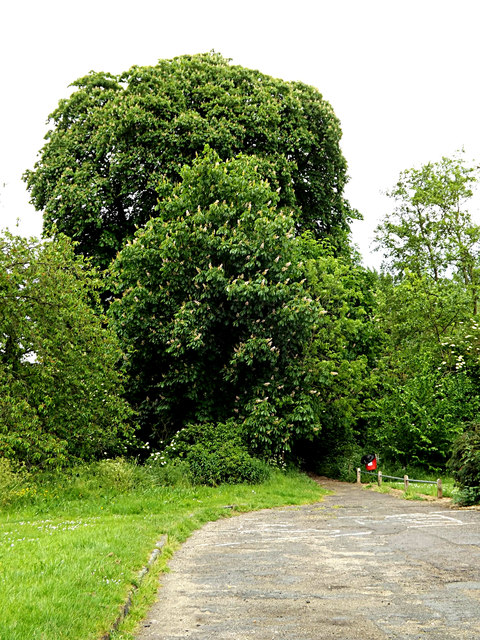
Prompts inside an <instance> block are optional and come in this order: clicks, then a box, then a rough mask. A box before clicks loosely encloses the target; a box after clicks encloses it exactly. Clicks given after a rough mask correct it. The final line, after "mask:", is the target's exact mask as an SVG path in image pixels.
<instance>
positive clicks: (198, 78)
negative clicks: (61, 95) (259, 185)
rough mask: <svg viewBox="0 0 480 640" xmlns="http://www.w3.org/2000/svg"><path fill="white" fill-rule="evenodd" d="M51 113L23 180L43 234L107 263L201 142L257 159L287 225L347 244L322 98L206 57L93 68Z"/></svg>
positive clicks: (342, 169) (334, 139)
mask: <svg viewBox="0 0 480 640" xmlns="http://www.w3.org/2000/svg"><path fill="white" fill-rule="evenodd" d="M73 87H75V90H74V91H73V93H72V94H71V96H70V97H69V98H67V99H64V100H61V101H60V103H59V105H58V107H57V109H56V110H55V111H54V112H53V113H52V114H51V115H50V121H51V122H52V124H53V128H52V129H51V130H50V131H49V133H48V134H47V136H46V139H47V142H46V144H45V146H44V148H43V149H42V151H41V153H40V158H39V160H38V162H37V163H36V165H35V167H34V169H33V170H31V171H27V172H26V176H25V178H26V182H27V185H28V189H29V190H30V193H31V200H32V202H33V204H34V205H35V207H36V208H37V209H38V210H42V211H43V212H44V233H45V235H47V236H50V235H55V234H57V233H64V234H66V235H68V236H69V237H70V238H72V239H74V240H75V241H76V242H77V243H78V245H77V250H78V251H79V252H82V253H84V254H85V255H88V256H91V257H92V258H93V259H94V261H95V263H96V264H97V265H99V266H101V267H102V268H103V267H106V266H107V265H108V263H109V261H110V260H111V258H112V257H114V256H115V255H116V253H117V251H119V250H120V249H121V248H122V246H123V245H124V242H125V239H126V238H131V237H133V234H134V232H135V229H136V228H137V227H141V226H143V225H144V224H145V223H146V222H147V220H149V218H151V217H152V216H155V215H156V214H155V209H156V206H157V201H158V199H159V197H160V198H162V197H163V196H165V195H167V194H168V193H170V192H171V191H172V189H173V185H174V184H176V183H177V182H178V181H179V179H180V173H181V167H182V166H183V164H185V163H190V162H191V161H192V160H193V159H194V158H195V156H196V154H198V153H201V152H202V150H203V148H204V146H205V144H208V145H209V146H210V147H211V148H213V149H214V150H215V151H216V152H217V153H218V155H219V156H220V158H222V159H224V160H225V159H228V158H232V157H235V156H236V155H237V154H238V153H240V152H241V153H243V154H247V155H255V156H256V158H257V163H259V164H260V165H262V171H263V175H265V176H268V177H269V178H270V181H271V183H272V186H273V188H274V189H276V188H280V196H279V205H280V206H287V207H289V208H290V209H291V210H292V211H293V212H294V219H295V226H296V229H297V231H304V230H310V231H312V232H313V234H314V235H315V237H319V238H321V237H326V236H328V237H329V238H330V241H331V243H332V245H333V246H335V247H337V249H345V248H346V234H347V232H348V223H349V220H350V218H351V217H352V215H353V212H352V211H351V210H350V208H349V206H348V204H347V203H346V201H345V200H344V198H343V189H344V185H345V182H346V163H345V159H344V157H343V155H342V153H341V150H340V146H339V141H340V137H341V131H340V125H339V122H338V119H337V118H336V117H335V115H334V112H333V110H332V108H331V106H330V105H329V103H328V102H326V101H325V100H324V99H323V97H322V96H321V94H320V93H319V92H318V91H317V90H316V89H314V88H313V87H310V86H307V85H305V84H302V83H300V82H285V81H283V80H277V79H274V78H272V77H270V76H267V75H265V74H262V73H260V72H258V71H254V70H250V69H245V68H243V67H240V66H236V65H230V64H229V61H228V60H226V59H224V58H223V57H222V56H221V55H219V54H216V53H209V54H202V55H193V56H181V57H178V58H174V59H173V60H160V61H159V62H158V64H157V65H155V66H150V67H138V66H135V67H132V68H131V69H129V70H128V71H126V72H124V73H121V74H119V75H112V74H110V73H95V72H91V73H90V74H89V75H87V76H85V77H83V78H80V79H79V80H77V81H75V82H74V83H73Z"/></svg>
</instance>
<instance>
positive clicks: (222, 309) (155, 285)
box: [109, 149, 320, 455]
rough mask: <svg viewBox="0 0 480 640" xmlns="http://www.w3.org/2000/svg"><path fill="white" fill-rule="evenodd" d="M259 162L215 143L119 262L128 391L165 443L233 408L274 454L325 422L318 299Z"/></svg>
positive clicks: (146, 429)
mask: <svg viewBox="0 0 480 640" xmlns="http://www.w3.org/2000/svg"><path fill="white" fill-rule="evenodd" d="M257 164H258V161H257V159H256V158H255V157H249V156H238V157H237V158H235V159H233V160H230V161H226V162H223V161H221V160H220V158H219V156H218V155H217V154H216V153H215V152H214V151H212V150H210V149H207V150H206V151H205V153H204V154H203V155H202V156H201V157H200V158H198V159H197V160H195V161H194V162H193V164H192V166H191V167H184V168H183V169H182V172H181V175H182V182H181V183H180V184H179V185H178V186H177V187H176V188H175V189H174V191H173V193H172V195H171V197H168V198H166V199H165V200H164V201H162V202H161V203H160V207H159V210H158V217H157V218H154V219H152V220H150V221H149V222H148V223H147V224H146V226H145V228H143V229H140V230H139V231H138V232H137V234H136V235H135V238H134V240H133V242H129V243H128V244H127V246H126V247H125V248H124V249H123V250H122V251H121V252H120V253H119V255H118V256H117V258H116V260H115V261H114V263H113V265H112V281H113V284H112V287H113V288H114V291H115V297H116V299H115V301H114V302H113V303H112V305H111V307H110V311H109V313H110V315H111V317H112V318H113V321H114V324H115V327H116V330H117V333H118V335H119V336H120V338H121V340H122V342H123V345H124V347H125V349H126V350H127V351H128V352H129V353H130V355H129V359H128V362H127V369H128V374H129V380H130V381H129V387H128V397H129V398H130V399H131V401H132V403H133V404H134V406H135V408H137V409H138V411H139V415H140V420H141V424H142V428H143V433H144V435H145V436H148V437H149V438H150V437H153V439H154V441H156V442H158V440H159V439H163V438H166V437H169V436H171V435H172V434H174V433H175V432H176V431H178V430H179V429H181V428H183V427H184V426H185V425H187V424H189V423H200V422H204V423H214V424H215V423H225V422H226V421H228V420H229V419H230V418H232V417H233V418H235V419H236V421H237V424H239V425H241V429H242V432H243V433H245V434H246V438H247V439H248V440H249V442H250V443H251V445H252V447H253V448H254V449H255V450H257V451H259V452H261V453H262V454H268V455H270V454H278V453H280V452H282V451H288V450H289V449H290V448H291V445H292V442H294V441H295V439H297V438H299V437H307V436H313V434H314V433H315V432H316V431H317V430H318V425H317V422H316V417H315V411H314V403H315V390H314V388H313V382H312V374H311V373H310V372H309V370H308V369H309V368H308V367H307V366H306V359H307V358H308V352H309V347H310V345H311V342H312V339H313V336H314V332H315V327H316V325H317V323H318V319H319V317H320V307H319V305H318V303H317V302H316V300H315V299H314V298H312V295H311V293H310V292H309V290H308V288H307V286H306V271H305V264H304V262H303V259H302V246H303V244H302V239H301V238H299V237H298V236H297V235H296V234H295V220H294V218H293V216H292V215H291V214H290V213H289V212H287V211H285V210H282V209H281V208H280V207H279V199H280V198H279V195H278V193H276V192H275V191H273V190H272V188H271V186H270V185H269V184H268V182H267V181H265V180H264V179H263V178H262V176H261V174H260V173H259V170H258V167H257V166H256V165H257Z"/></svg>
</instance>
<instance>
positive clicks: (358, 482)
mask: <svg viewBox="0 0 480 640" xmlns="http://www.w3.org/2000/svg"><path fill="white" fill-rule="evenodd" d="M361 482H362V478H361V470H360V467H357V484H360V483H361Z"/></svg>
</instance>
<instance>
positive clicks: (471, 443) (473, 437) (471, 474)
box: [448, 422, 480, 504]
mask: <svg viewBox="0 0 480 640" xmlns="http://www.w3.org/2000/svg"><path fill="white" fill-rule="evenodd" d="M448 467H449V469H450V470H451V472H452V474H453V477H454V479H455V482H456V483H457V485H458V492H457V494H456V497H455V500H456V501H457V502H459V503H461V504H476V503H479V502H480V423H478V422H473V423H471V424H470V425H468V427H467V428H466V429H465V431H464V432H463V433H462V435H461V436H460V437H459V438H457V440H456V441H455V443H454V446H453V450H452V457H451V458H450V460H449V463H448Z"/></svg>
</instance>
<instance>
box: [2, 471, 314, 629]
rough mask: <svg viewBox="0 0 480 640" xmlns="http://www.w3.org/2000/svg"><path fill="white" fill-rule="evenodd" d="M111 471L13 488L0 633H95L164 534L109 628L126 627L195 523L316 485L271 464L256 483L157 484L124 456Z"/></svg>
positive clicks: (5, 525) (304, 499) (6, 523)
mask: <svg viewBox="0 0 480 640" xmlns="http://www.w3.org/2000/svg"><path fill="white" fill-rule="evenodd" d="M110 471H111V470H109V472H110ZM115 471H116V472H118V471H120V473H116V475H115V477H114V478H113V480H112V477H107V476H108V474H105V473H104V474H103V475H102V474H100V475H98V474H97V475H96V476H95V474H93V476H92V474H89V473H88V472H85V471H82V470H80V471H79V472H77V473H78V475H75V474H72V475H70V476H62V477H61V478H43V479H39V480H37V481H36V482H35V483H32V482H30V484H29V485H26V487H27V489H28V490H26V488H25V487H24V488H20V489H18V488H16V491H15V496H13V498H11V500H10V503H11V504H10V505H5V506H4V507H3V509H2V512H1V513H0V594H1V607H0V640H62V639H64V638H65V639H66V638H68V639H69V640H98V638H100V637H101V636H102V635H103V634H104V633H105V632H107V631H109V630H110V629H111V626H112V623H113V622H114V621H115V619H116V618H117V616H118V613H119V609H120V606H121V605H122V604H123V603H124V602H125V598H126V596H127V594H128V592H129V591H130V590H131V588H132V585H134V584H135V583H136V579H137V575H138V572H139V570H140V569H141V568H142V566H144V565H145V564H146V562H147V560H148V557H149V555H150V552H151V551H152V550H153V548H154V546H155V543H156V542H157V541H158V540H159V539H160V537H161V536H162V535H163V534H167V535H168V545H167V547H166V548H165V551H164V554H163V559H162V560H161V561H159V562H158V563H157V566H156V568H155V570H153V571H152V575H149V576H148V577H147V578H146V579H145V581H144V583H142V587H141V589H140V590H139V592H137V594H136V596H135V606H134V607H133V610H132V616H131V620H130V621H128V622H127V623H126V624H125V625H124V629H125V630H124V631H123V632H121V633H120V632H118V633H116V634H115V635H114V637H116V638H120V637H122V638H125V637H132V636H131V635H128V634H129V633H130V631H131V629H132V625H133V624H135V621H136V620H138V619H140V618H141V616H142V615H144V613H145V611H146V608H147V607H148V605H149V604H150V603H151V601H152V599H153V597H154V594H155V591H156V586H157V581H156V580H157V577H158V572H159V571H162V570H165V564H166V561H167V560H168V558H169V557H170V556H171V554H172V553H173V551H174V550H175V549H176V548H177V547H178V546H179V545H180V544H181V543H182V542H183V541H184V540H186V538H188V536H189V535H190V534H191V533H192V532H193V531H194V530H195V529H197V528H199V527H200V526H202V524H204V523H205V522H207V521H210V520H215V519H218V518H220V517H228V516H231V515H232V514H233V513H235V512H240V511H250V510H255V509H262V508H269V507H275V506H281V505H287V504H305V503H309V502H315V501H318V500H320V499H321V497H322V495H323V494H324V493H325V492H324V491H322V489H320V487H319V486H318V485H317V484H315V483H314V482H313V481H312V480H310V479H308V478H307V477H306V476H303V475H301V474H298V473H282V472H278V471H275V472H274V473H273V475H272V478H271V479H270V480H269V481H267V482H265V483H264V484H262V485H223V486H220V487H216V488H211V487H192V486H183V487H181V486H180V487H178V486H177V487H166V486H160V485H158V484H156V483H155V482H154V478H153V479H152V478H151V477H149V476H148V474H146V472H143V471H140V470H139V469H133V471H132V469H131V467H129V466H128V465H127V464H126V463H124V464H122V465H120V467H119V468H118V469H116V470H115ZM123 472H125V473H123ZM122 474H123V475H122ZM110 475H111V474H110ZM232 505H234V506H233V508H225V507H232ZM125 634H127V635H125Z"/></svg>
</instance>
